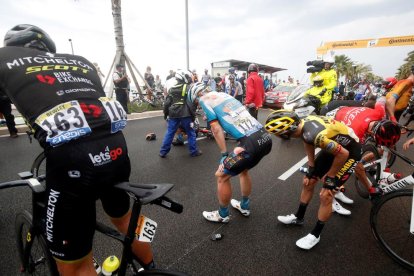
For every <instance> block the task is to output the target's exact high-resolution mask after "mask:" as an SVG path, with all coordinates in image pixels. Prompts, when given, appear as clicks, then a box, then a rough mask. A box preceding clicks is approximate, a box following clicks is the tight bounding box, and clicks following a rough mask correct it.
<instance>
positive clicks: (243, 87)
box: [239, 72, 246, 98]
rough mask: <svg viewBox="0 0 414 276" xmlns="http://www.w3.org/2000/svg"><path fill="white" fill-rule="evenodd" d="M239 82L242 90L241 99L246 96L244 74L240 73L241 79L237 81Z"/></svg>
mask: <svg viewBox="0 0 414 276" xmlns="http://www.w3.org/2000/svg"><path fill="white" fill-rule="evenodd" d="M239 82H240V84H241V86H242V89H243V98H244V97H245V96H246V72H243V73H242V76H241V78H240V79H239Z"/></svg>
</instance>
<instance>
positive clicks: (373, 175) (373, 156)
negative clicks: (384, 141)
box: [355, 144, 381, 198]
mask: <svg viewBox="0 0 414 276" xmlns="http://www.w3.org/2000/svg"><path fill="white" fill-rule="evenodd" d="M379 158H380V156H379V153H378V150H377V148H376V147H375V146H374V145H372V144H366V145H363V146H362V159H363V160H365V161H368V162H369V161H373V160H377V159H379ZM365 174H366V175H367V177H368V179H369V180H370V181H371V183H372V184H374V185H375V184H376V183H377V182H378V180H379V178H380V174H381V165H380V164H379V163H377V164H374V165H371V166H369V167H367V168H365ZM355 188H356V190H357V192H358V194H359V195H360V196H361V197H362V198H368V197H369V192H368V191H367V188H366V187H365V185H364V184H363V183H362V182H361V181H359V180H358V178H357V177H355Z"/></svg>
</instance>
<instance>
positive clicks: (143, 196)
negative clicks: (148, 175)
mask: <svg viewBox="0 0 414 276" xmlns="http://www.w3.org/2000/svg"><path fill="white" fill-rule="evenodd" d="M114 187H115V188H118V189H121V190H124V191H127V192H130V193H133V194H134V195H135V196H136V197H137V198H138V199H139V201H140V202H141V203H142V204H143V205H145V204H148V203H151V202H152V201H154V200H156V199H157V198H160V197H162V196H163V195H165V194H166V193H168V192H169V191H170V190H171V189H172V188H173V187H174V184H168V183H165V184H134V183H130V182H121V183H119V184H116V185H115V186H114Z"/></svg>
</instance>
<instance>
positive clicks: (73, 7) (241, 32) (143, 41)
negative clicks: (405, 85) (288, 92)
mask: <svg viewBox="0 0 414 276" xmlns="http://www.w3.org/2000/svg"><path fill="white" fill-rule="evenodd" d="M0 3H1V9H0V36H3V35H4V34H5V33H6V32H7V31H8V30H9V29H11V28H12V27H13V26H15V25H17V24H22V23H26V24H33V25H36V26H38V27H40V28H42V29H43V30H45V31H46V32H47V33H48V34H49V35H50V36H51V37H52V39H53V40H54V41H55V43H56V46H57V52H59V53H71V52H72V49H71V43H70V42H69V39H71V40H72V45H73V50H74V53H75V54H76V55H81V56H84V57H85V58H87V59H88V60H90V61H91V62H97V63H98V64H99V66H100V67H101V69H102V71H103V73H104V74H105V75H107V74H108V72H109V69H110V66H111V64H112V62H113V59H114V57H115V51H116V48H115V39H114V25H113V17H112V9H111V1H110V0H76V1H75V0H14V1H10V0H0ZM188 22H189V23H188V24H189V67H190V69H191V70H193V69H196V71H197V73H198V74H199V75H201V74H203V72H204V69H209V72H211V63H212V62H216V61H223V60H228V59H238V60H244V61H249V62H257V63H260V64H266V65H270V66H274V67H280V68H285V69H287V70H286V71H281V72H278V74H277V78H278V79H282V80H287V77H288V76H292V77H293V78H295V79H298V80H300V81H301V82H306V81H307V80H308V79H309V74H307V73H306V68H307V67H306V62H307V61H308V60H314V59H315V58H316V48H317V47H319V46H320V45H321V43H323V42H324V41H325V42H326V41H342V40H356V39H368V38H383V37H394V36H405V35H414V1H413V0H330V1H322V0H315V1H314V0H295V1H282V0H255V1H251V0H208V1H207V0H188ZM122 24H123V30H124V43H125V51H126V53H127V55H128V56H129V57H130V58H131V60H132V62H133V63H134V64H135V66H136V67H137V68H138V70H139V71H140V72H141V74H143V73H144V72H145V68H146V67H147V66H151V68H152V73H153V74H154V75H156V74H158V75H160V77H161V79H162V80H165V77H166V76H167V74H168V71H169V70H170V69H173V70H176V69H183V68H186V66H187V59H186V57H187V55H186V22H185V0H150V1H140V0H122ZM410 51H414V45H413V46H398V47H381V48H369V49H350V50H338V51H335V53H334V54H335V55H342V54H343V55H346V56H348V57H349V58H350V59H351V60H353V61H354V62H357V63H363V64H367V65H371V66H372V69H373V73H374V74H376V75H379V76H382V77H384V78H385V77H389V76H394V75H395V73H396V71H397V68H398V67H399V66H400V65H402V64H403V63H404V59H405V58H406V57H407V54H408V52H410Z"/></svg>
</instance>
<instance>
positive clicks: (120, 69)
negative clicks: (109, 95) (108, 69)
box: [112, 64, 130, 114]
mask: <svg viewBox="0 0 414 276" xmlns="http://www.w3.org/2000/svg"><path fill="white" fill-rule="evenodd" d="M124 69H125V68H124V66H123V65H122V64H117V65H116V71H115V72H114V74H113V75H112V80H113V82H114V85H115V86H114V88H115V95H116V100H117V101H118V102H119V103H120V104H121V105H122V107H123V108H124V110H125V111H126V112H127V114H130V113H129V111H128V100H129V95H128V93H129V92H128V88H129V78H128V76H127V74H126V73H125V70H124Z"/></svg>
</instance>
